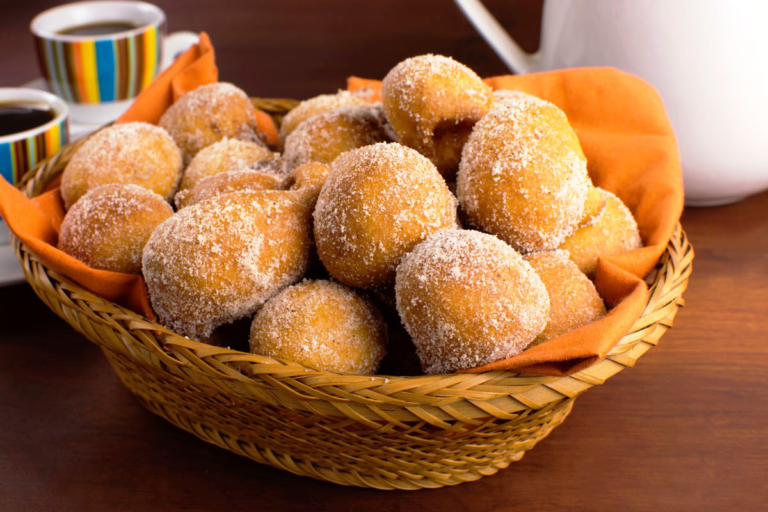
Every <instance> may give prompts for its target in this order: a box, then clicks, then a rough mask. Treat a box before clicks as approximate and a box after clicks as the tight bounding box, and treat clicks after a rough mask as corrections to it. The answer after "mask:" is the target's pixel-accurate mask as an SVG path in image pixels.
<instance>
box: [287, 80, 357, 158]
mask: <svg viewBox="0 0 768 512" xmlns="http://www.w3.org/2000/svg"><path fill="white" fill-rule="evenodd" d="M370 94H371V91H370V90H361V91H356V92H349V91H343V90H340V91H338V92H337V93H336V94H321V95H319V96H315V97H313V98H309V99H306V100H304V101H302V102H301V103H299V104H298V105H296V107H294V108H293V109H291V111H290V112H288V113H287V114H286V115H285V117H283V120H282V122H281V123H280V144H281V146H282V145H284V144H285V139H286V138H287V137H288V135H290V134H291V132H293V131H294V130H295V129H296V127H297V126H299V125H300V124H301V123H302V122H303V121H306V120H307V119H309V118H310V117H314V116H316V115H319V114H323V113H325V112H328V111H330V110H335V109H337V108H341V107H350V106H354V105H358V106H361V105H366V104H368V101H367V99H368V97H369V96H370Z"/></svg>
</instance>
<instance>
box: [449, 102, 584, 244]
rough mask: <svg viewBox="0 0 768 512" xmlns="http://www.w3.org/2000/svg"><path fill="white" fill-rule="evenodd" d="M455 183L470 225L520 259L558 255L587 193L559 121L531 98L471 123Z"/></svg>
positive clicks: (579, 156)
mask: <svg viewBox="0 0 768 512" xmlns="http://www.w3.org/2000/svg"><path fill="white" fill-rule="evenodd" d="M457 183H458V196H459V201H461V205H462V208H463V209H464V210H465V211H466V213H467V216H468V217H469V220H470V221H471V223H472V225H474V226H476V227H477V228H479V229H481V230H483V231H486V232H488V233H491V234H494V235H497V236H499V237H500V238H501V239H502V240H504V241H506V242H507V243H509V244H511V245H512V246H513V247H514V248H516V249H517V250H519V251H521V252H523V253H527V252H536V251H545V250H552V249H555V248H557V246H558V245H559V244H560V243H562V241H563V240H564V239H565V237H566V236H567V235H569V234H570V233H572V232H573V230H574V229H575V228H576V226H577V224H578V222H579V221H580V220H581V218H582V216H583V214H584V205H585V202H586V198H587V194H588V192H589V189H590V187H591V182H590V179H589V176H588V174H587V166H586V159H585V157H584V154H583V152H582V151H581V146H580V145H579V140H578V138H577V137H576V134H575V133H574V131H573V130H572V129H571V127H570V125H569V124H568V120H567V118H566V117H565V114H564V113H563V112H562V111H561V110H560V109H558V108H557V107H556V106H554V105H552V104H551V103H549V102H546V101H543V100H539V99H538V98H534V97H532V96H528V97H526V98H521V99H518V100H516V101H513V102H507V103H499V104H497V105H496V106H495V107H494V109H493V110H492V111H491V112H490V113H489V114H488V115H486V116H485V117H484V118H483V119H482V120H481V121H480V122H479V123H477V125H476V126H475V129H474V131H473V132H472V135H471V136H470V138H469V141H468V142H467V144H466V145H465V146H464V151H463V154H462V159H461V165H460V169H459V175H458V182H457Z"/></svg>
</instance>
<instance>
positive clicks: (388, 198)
mask: <svg viewBox="0 0 768 512" xmlns="http://www.w3.org/2000/svg"><path fill="white" fill-rule="evenodd" d="M331 169H332V170H331V174H330V175H329V176H328V178H327V179H326V181H325V185H323V189H322V190H321V191H320V197H319V198H318V200H317V206H316V207H315V213H314V219H315V225H314V233H315V243H316V245H317V252H318V255H319V256H320V260H321V261H322V262H323V264H324V265H325V267H326V268H327V269H328V272H330V273H331V275H332V276H333V277H335V278H336V279H338V280H339V281H341V282H343V283H346V284H349V285H351V286H358V287H362V288H369V287H374V286H379V285H383V284H387V283H391V282H393V281H394V278H395V268H396V267H397V264H398V263H399V262H400V259H401V258H402V257H403V255H405V254H406V253H408V252H409V251H410V250H411V249H413V247H414V246H415V245H416V244H418V243H419V242H421V241H422V240H424V239H425V238H426V237H428V236H429V235H430V234H432V233H434V232H435V231H440V230H442V229H447V228H453V227H456V206H457V202H456V198H455V197H454V196H453V194H451V193H450V192H449V191H448V187H447V186H446V184H445V181H443V179H442V178H441V177H440V174H439V173H438V172H437V169H435V166H434V165H432V163H431V162H430V161H429V160H427V159H426V158H424V157H423V156H421V155H420V154H418V153H417V152H416V151H414V150H412V149H410V148H407V147H405V146H401V145H400V144H397V143H389V144H385V143H381V144H374V145H372V146H365V147H363V148H360V149H355V150H353V151H348V152H347V153H344V154H342V155H341V156H340V157H339V158H338V159H336V160H335V161H334V162H333V164H332V166H331Z"/></svg>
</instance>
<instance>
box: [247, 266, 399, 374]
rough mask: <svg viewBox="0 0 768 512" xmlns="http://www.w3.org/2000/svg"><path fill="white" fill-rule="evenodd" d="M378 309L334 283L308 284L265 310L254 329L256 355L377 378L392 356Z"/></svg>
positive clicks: (285, 293) (286, 292)
mask: <svg viewBox="0 0 768 512" xmlns="http://www.w3.org/2000/svg"><path fill="white" fill-rule="evenodd" d="M386 346H387V326H386V325H385V324H384V321H383V320H382V318H381V314H379V312H378V311H377V310H376V308H375V307H374V306H373V305H372V304H371V303H370V302H368V301H367V300H365V299H364V298H363V297H361V296H360V295H358V294H357V293H355V292H354V291H352V290H351V289H350V288H347V287H346V286H344V285H342V284H339V283H335V282H333V281H304V282H301V283H299V284H296V285H293V286H291V287H289V288H286V289H285V290H283V291H281V292H280V293H279V294H277V295H276V296H275V297H273V298H271V299H270V300H268V301H267V303H266V304H264V307H262V308H261V309H260V310H259V312H258V313H257V314H256V317H255V318H254V319H253V325H252V326H251V352H253V353H254V354H261V355H265V356H269V357H277V358H281V359H290V360H292V361H296V362H297V363H300V364H303V365H307V366H311V367H314V368H318V369H320V370H326V371H331V372H339V373H355V374H362V375H365V374H373V373H376V370H377V369H378V367H379V363H380V362H381V359H382V358H383V357H384V354H385V353H386Z"/></svg>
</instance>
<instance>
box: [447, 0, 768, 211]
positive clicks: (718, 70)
mask: <svg viewBox="0 0 768 512" xmlns="http://www.w3.org/2000/svg"><path fill="white" fill-rule="evenodd" d="M455 2H456V3H457V4H458V5H459V7H460V8H461V9H462V11H463V12H464V14H465V15H466V16H467V18H468V19H469V20H470V21H471V22H472V24H473V25H474V26H475V28H477V30H478V31H479V32H480V34H481V35H482V36H483V37H484V38H485V40H486V41H487V42H488V43H489V44H490V45H491V46H492V47H493V49H494V50H495V51H496V53H497V54H498V55H499V56H500V57H501V59H502V60H503V61H504V62H505V63H506V65H507V66H509V68H510V69H511V70H512V71H514V72H516V73H529V72H533V71H541V70H551V69H559V68H568V67H578V66H614V67H617V68H619V69H622V70H625V71H628V72H630V73H634V74H636V75H638V76H640V77H642V78H643V79H645V80H647V81H648V82H650V83H651V84H653V85H654V86H655V87H656V89H657V90H658V91H659V92H660V93H661V95H662V98H663V99H664V104H665V106H666V109H667V112H668V114H669V117H670V119H671V121H672V126H673V127H674V129H675V133H676V134H677V138H678V144H679V146H680V154H681V159H682V163H683V176H684V180H685V197H686V204H687V205H694V206H712V205H719V204H727V203H731V202H735V201H738V200H741V199H743V198H744V197H746V196H748V195H751V194H755V193H757V192H760V191H762V190H765V189H768V1H766V0H731V1H728V0H642V1H640V0H546V2H545V4H544V16H543V20H542V29H541V45H540V50H539V52H538V53H536V54H528V53H525V52H524V51H523V50H522V49H521V48H520V47H519V46H518V45H517V44H516V43H515V42H514V41H513V40H512V38H511V37H510V36H509V35H508V34H507V33H506V32H505V31H504V29H503V28H502V27H501V25H500V24H499V23H498V22H497V21H496V19H495V18H493V16H492V15H491V14H490V13H489V12H488V11H487V9H486V8H485V7H484V6H483V4H482V3H481V2H480V1H479V0H455Z"/></svg>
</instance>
